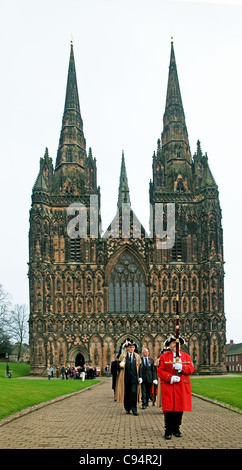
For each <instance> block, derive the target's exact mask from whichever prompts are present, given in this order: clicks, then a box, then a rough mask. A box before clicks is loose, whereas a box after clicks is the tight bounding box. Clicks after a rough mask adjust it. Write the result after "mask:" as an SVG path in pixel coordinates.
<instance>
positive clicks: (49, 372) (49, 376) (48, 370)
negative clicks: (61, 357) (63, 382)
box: [47, 367, 51, 380]
mask: <svg viewBox="0 0 242 470" xmlns="http://www.w3.org/2000/svg"><path fill="white" fill-rule="evenodd" d="M47 375H48V380H50V379H51V368H50V367H47Z"/></svg>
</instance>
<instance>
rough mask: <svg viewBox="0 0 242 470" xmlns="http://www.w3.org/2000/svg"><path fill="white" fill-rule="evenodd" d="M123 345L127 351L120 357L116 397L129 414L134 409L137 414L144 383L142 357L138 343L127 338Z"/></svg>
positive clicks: (134, 413) (135, 414)
mask: <svg viewBox="0 0 242 470" xmlns="http://www.w3.org/2000/svg"><path fill="white" fill-rule="evenodd" d="M123 347H124V348H125V352H124V353H122V354H121V355H120V357H119V366H118V367H119V375H118V381H117V386H116V398H117V402H119V403H123V404H124V408H125V410H126V413H127V414H130V412H131V411H132V413H133V415H134V416H137V415H138V411H137V403H139V402H140V397H141V389H140V384H141V383H142V377H141V359H140V356H139V354H138V350H137V345H136V343H134V342H133V340H129V339H127V341H126V342H125V343H124V344H123ZM135 349H136V352H135Z"/></svg>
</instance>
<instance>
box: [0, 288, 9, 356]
mask: <svg viewBox="0 0 242 470" xmlns="http://www.w3.org/2000/svg"><path fill="white" fill-rule="evenodd" d="M9 309H10V295H9V294H8V293H7V292H5V290H4V288H3V286H2V285H1V284H0V355H1V356H5V354H6V352H7V353H8V354H9V353H10V352H11V348H12V346H11V344H10V338H9V335H8V334H7V328H8V315H9Z"/></svg>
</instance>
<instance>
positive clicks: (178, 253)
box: [172, 234, 182, 261]
mask: <svg viewBox="0 0 242 470" xmlns="http://www.w3.org/2000/svg"><path fill="white" fill-rule="evenodd" d="M172 260H173V261H182V239H181V236H180V235H179V234H176V240H175V243H174V246H173V248H172Z"/></svg>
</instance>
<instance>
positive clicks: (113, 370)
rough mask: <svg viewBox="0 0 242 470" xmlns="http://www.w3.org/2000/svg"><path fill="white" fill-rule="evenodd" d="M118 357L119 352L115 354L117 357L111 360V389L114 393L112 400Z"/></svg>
mask: <svg viewBox="0 0 242 470" xmlns="http://www.w3.org/2000/svg"><path fill="white" fill-rule="evenodd" d="M118 359H119V354H118V355H117V359H115V361H112V362H111V374H112V390H113V395H114V401H116V397H115V388H116V381H117V375H118V364H119V361H118Z"/></svg>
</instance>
